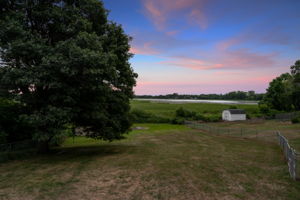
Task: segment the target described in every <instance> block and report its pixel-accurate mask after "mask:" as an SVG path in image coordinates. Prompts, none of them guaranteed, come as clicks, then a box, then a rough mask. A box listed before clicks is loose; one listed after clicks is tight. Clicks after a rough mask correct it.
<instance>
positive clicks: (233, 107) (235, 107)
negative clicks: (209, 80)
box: [229, 106, 237, 109]
mask: <svg viewBox="0 0 300 200" xmlns="http://www.w3.org/2000/svg"><path fill="white" fill-rule="evenodd" d="M229 109H237V106H229Z"/></svg>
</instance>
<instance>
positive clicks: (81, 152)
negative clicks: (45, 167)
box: [0, 144, 137, 163]
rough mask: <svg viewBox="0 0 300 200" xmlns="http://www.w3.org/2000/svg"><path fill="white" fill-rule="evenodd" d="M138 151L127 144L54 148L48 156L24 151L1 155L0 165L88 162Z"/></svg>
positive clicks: (32, 151)
mask: <svg viewBox="0 0 300 200" xmlns="http://www.w3.org/2000/svg"><path fill="white" fill-rule="evenodd" d="M136 149H137V147H136V146H134V145H125V144H118V145H117V144H101V145H95V146H80V147H58V148H53V149H51V151H50V152H49V153H47V154H37V153H36V151H34V150H30V151H29V150H24V151H22V152H6V153H1V154H0V156H1V159H0V163H3V162H5V163H7V162H10V161H17V160H27V161H31V160H34V161H38V162H41V163H54V162H55V163H57V162H63V161H70V162H72V161H74V162H75V161H82V162H84V161H88V160H92V159H94V158H95V157H107V156H115V155H119V154H124V153H133V152H135V151H136Z"/></svg>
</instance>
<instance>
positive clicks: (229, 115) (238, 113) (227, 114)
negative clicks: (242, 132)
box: [222, 109, 246, 121]
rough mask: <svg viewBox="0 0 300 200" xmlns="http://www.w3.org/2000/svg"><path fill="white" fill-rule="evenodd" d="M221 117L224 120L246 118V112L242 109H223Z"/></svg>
mask: <svg viewBox="0 0 300 200" xmlns="http://www.w3.org/2000/svg"><path fill="white" fill-rule="evenodd" d="M222 119H223V120H224V121H238V120H246V112H245V110H242V109H228V110H224V111H223V113H222Z"/></svg>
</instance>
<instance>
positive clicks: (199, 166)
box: [0, 124, 300, 200]
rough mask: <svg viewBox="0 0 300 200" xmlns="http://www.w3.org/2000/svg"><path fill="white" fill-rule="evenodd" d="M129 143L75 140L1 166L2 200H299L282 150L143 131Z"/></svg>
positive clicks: (151, 128)
mask: <svg viewBox="0 0 300 200" xmlns="http://www.w3.org/2000/svg"><path fill="white" fill-rule="evenodd" d="M137 126H140V127H148V129H147V130H135V131H133V132H131V133H130V134H129V135H128V138H127V139H126V140H123V141H118V142H113V143H106V142H96V141H94V140H89V139H85V138H75V141H74V143H73V141H72V139H71V138H70V139H69V140H68V141H66V143H65V145H64V147H62V148H60V149H57V151H56V153H53V154H51V155H48V156H43V157H41V156H40V157H39V156H37V157H33V158H30V159H27V160H23V161H11V162H8V163H5V164H1V165H0V199H22V200H23V199H25V200H26V199H39V200H40V199H41V200H42V199H64V200H68V199H185V200H186V199H262V200H264V199H298V198H299V196H300V183H299V182H294V181H292V180H291V179H290V177H289V175H288V172H287V165H286V163H285V161H284V159H283V156H282V152H281V151H280V149H279V147H278V146H277V145H276V144H272V143H265V142H262V141H256V140H249V139H248V140H245V139H241V138H232V137H225V136H210V135H208V134H204V133H201V132H199V131H195V130H190V129H188V128H186V127H184V126H179V125H177V126H175V125H166V124H159V125H155V124H139V125H137Z"/></svg>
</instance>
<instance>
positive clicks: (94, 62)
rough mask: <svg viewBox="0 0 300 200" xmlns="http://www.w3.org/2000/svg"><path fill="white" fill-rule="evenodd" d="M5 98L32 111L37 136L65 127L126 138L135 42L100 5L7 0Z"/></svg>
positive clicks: (1, 47)
mask: <svg viewBox="0 0 300 200" xmlns="http://www.w3.org/2000/svg"><path fill="white" fill-rule="evenodd" d="M0 7H1V14H0V53H1V59H2V64H1V67H0V84H1V88H0V96H2V97H5V98H9V99H15V100H17V101H19V102H21V103H22V104H23V105H24V106H26V107H27V108H28V109H27V111H28V112H27V113H24V114H23V115H22V118H26V120H27V121H28V122H30V124H31V125H33V127H35V129H34V131H33V132H34V134H33V138H34V139H35V140H37V141H39V142H41V143H44V144H45V145H44V146H46V147H47V144H48V143H49V142H50V141H51V139H52V138H54V137H56V136H57V135H59V134H60V133H61V132H62V130H63V129H65V127H66V125H71V126H74V127H82V128H84V130H85V133H86V135H87V136H88V137H92V138H96V139H104V140H110V141H111V140H114V139H120V138H122V134H123V133H126V132H127V131H128V130H129V127H130V125H131V124H130V120H129V116H128V113H129V109H130V107H129V99H130V98H132V96H133V87H134V86H135V83H136V81H135V79H136V77H137V74H136V73H134V71H133V69H132V68H131V66H130V63H129V59H130V58H131V56H132V54H131V53H130V52H129V49H130V45H129V42H130V40H131V38H130V37H129V36H128V35H126V34H125V33H124V31H123V29H122V27H121V26H120V25H118V24H116V23H114V22H111V21H108V19H107V15H108V12H107V10H105V9H104V6H103V3H102V2H101V1H98V0H59V1H58V0H43V1H41V0H26V1H25V0H23V1H22V0H18V1H17V0H10V1H0Z"/></svg>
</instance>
